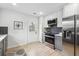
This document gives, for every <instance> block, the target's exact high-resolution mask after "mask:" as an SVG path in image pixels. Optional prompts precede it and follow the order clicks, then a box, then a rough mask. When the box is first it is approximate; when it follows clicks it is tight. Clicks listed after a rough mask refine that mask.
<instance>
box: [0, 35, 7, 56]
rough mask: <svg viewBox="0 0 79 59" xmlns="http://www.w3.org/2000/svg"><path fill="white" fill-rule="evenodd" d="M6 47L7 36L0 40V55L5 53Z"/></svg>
mask: <svg viewBox="0 0 79 59" xmlns="http://www.w3.org/2000/svg"><path fill="white" fill-rule="evenodd" d="M6 48H7V36H6V37H5V38H4V39H3V40H2V41H0V56H5V55H6Z"/></svg>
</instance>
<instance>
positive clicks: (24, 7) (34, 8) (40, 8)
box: [0, 3, 67, 16]
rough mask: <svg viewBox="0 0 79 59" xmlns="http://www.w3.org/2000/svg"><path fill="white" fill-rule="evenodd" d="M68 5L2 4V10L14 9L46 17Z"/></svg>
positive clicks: (0, 5)
mask: <svg viewBox="0 0 79 59" xmlns="http://www.w3.org/2000/svg"><path fill="white" fill-rule="evenodd" d="M66 4H67V3H16V5H12V3H0V8H8V9H13V10H16V11H19V12H22V13H26V14H29V15H34V16H40V15H42V16H45V15H48V14H50V13H53V12H56V11H58V10H60V9H61V8H63V6H64V5H66ZM40 12H41V14H40Z"/></svg>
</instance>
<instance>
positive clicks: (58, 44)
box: [55, 35, 63, 50]
mask: <svg viewBox="0 0 79 59" xmlns="http://www.w3.org/2000/svg"><path fill="white" fill-rule="evenodd" d="M55 48H56V49H59V50H63V45H62V36H58V35H55Z"/></svg>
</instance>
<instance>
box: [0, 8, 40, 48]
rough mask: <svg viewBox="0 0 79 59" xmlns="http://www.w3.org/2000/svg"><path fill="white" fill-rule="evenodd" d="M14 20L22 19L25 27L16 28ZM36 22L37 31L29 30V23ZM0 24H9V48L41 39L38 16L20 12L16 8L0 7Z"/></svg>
mask: <svg viewBox="0 0 79 59" xmlns="http://www.w3.org/2000/svg"><path fill="white" fill-rule="evenodd" d="M14 21H22V22H23V29H22V30H14V24H13V23H14ZM32 21H33V22H34V24H35V27H36V32H29V24H30V23H31V22H32ZM0 26H8V48H11V47H15V46H17V45H22V44H26V43H28V42H33V41H39V40H38V39H37V38H38V20H37V18H36V17H33V16H30V15H27V14H23V13H19V12H17V11H14V10H9V9H0Z"/></svg>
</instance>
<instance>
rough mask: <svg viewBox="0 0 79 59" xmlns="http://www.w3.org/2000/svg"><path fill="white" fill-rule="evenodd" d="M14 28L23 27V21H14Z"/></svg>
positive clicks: (19, 28)
mask: <svg viewBox="0 0 79 59" xmlns="http://www.w3.org/2000/svg"><path fill="white" fill-rule="evenodd" d="M14 29H15V30H16V29H17V30H21V29H23V22H22V21H14Z"/></svg>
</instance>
